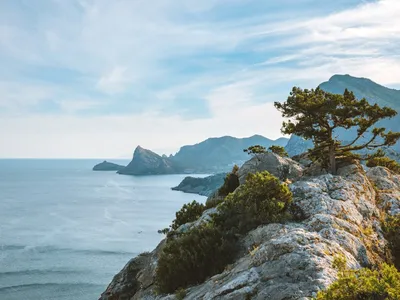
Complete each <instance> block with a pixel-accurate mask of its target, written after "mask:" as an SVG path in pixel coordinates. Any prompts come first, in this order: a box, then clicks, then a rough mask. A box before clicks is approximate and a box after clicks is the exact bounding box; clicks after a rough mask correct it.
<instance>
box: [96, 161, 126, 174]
mask: <svg viewBox="0 0 400 300" xmlns="http://www.w3.org/2000/svg"><path fill="white" fill-rule="evenodd" d="M123 168H125V166H122V165H118V164H114V163H111V162H108V161H106V160H105V161H103V162H102V163H99V164H97V165H95V166H94V167H93V171H120V170H122V169H123Z"/></svg>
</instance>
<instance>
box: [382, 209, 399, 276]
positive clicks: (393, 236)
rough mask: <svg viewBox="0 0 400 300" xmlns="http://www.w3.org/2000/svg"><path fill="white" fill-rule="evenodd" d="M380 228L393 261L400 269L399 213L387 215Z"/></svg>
mask: <svg viewBox="0 0 400 300" xmlns="http://www.w3.org/2000/svg"><path fill="white" fill-rule="evenodd" d="M382 229H383V232H384V234H385V238H386V239H387V241H388V244H389V245H388V246H389V250H390V252H391V256H392V260H393V263H394V265H395V266H396V268H397V269H399V270H400V214H397V215H395V216H388V217H387V219H386V220H385V221H384V222H383V224H382Z"/></svg>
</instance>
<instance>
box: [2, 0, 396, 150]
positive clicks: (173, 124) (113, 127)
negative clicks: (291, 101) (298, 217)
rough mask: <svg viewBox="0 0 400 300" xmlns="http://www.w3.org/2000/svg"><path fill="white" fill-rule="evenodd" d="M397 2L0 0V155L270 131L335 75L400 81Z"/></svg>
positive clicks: (156, 146) (165, 146) (163, 146)
mask: <svg viewBox="0 0 400 300" xmlns="http://www.w3.org/2000/svg"><path fill="white" fill-rule="evenodd" d="M398 49H400V1H398V0H381V1H360V0H337V1H325V0H281V1H269V0H268V1H267V0H262V1H261V0H259V1H255V0H229V1H228V0H203V1H198V0H152V1H144V0H115V1H109V0H36V1H31V0H13V1H11V0H10V1H1V2H0V64H1V66H2V68H0V128H1V129H0V157H98V158H112V157H122V156H123V157H129V156H131V153H132V151H133V149H134V148H135V147H136V146H137V145H138V144H140V145H141V146H143V147H147V148H151V149H153V150H155V151H157V152H160V153H167V154H169V153H174V152H175V151H177V150H178V149H179V146H181V145H184V144H192V143H196V142H199V141H201V140H203V139H205V138H207V137H211V136H222V135H233V136H238V137H243V136H250V135H253V134H262V135H264V136H267V137H270V138H278V137H279V136H281V134H280V130H279V129H280V125H281V122H282V120H281V118H280V115H279V113H278V112H277V111H276V110H275V109H274V108H273V105H272V103H273V102H274V101H283V100H285V98H286V97H287V95H288V92H289V90H290V88H291V87H292V86H294V85H296V86H301V87H315V86H317V85H318V84H319V83H321V82H323V81H326V80H328V79H329V77H331V76H332V75H333V74H351V75H353V76H359V77H368V78H371V79H372V80H374V81H376V82H378V83H380V84H383V85H386V86H390V87H394V88H399V87H400V52H399V50H398Z"/></svg>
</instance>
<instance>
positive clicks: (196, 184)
mask: <svg viewBox="0 0 400 300" xmlns="http://www.w3.org/2000/svg"><path fill="white" fill-rule="evenodd" d="M225 176H226V173H220V174H215V175H211V176H207V177H204V178H196V177H191V176H187V177H185V178H184V179H183V180H182V182H181V183H180V184H179V185H178V186H176V187H173V188H172V190H174V191H181V192H185V193H192V194H199V195H202V196H210V195H211V194H213V193H214V192H215V191H216V190H217V189H218V188H219V187H220V186H221V185H222V184H223V183H224V178H225Z"/></svg>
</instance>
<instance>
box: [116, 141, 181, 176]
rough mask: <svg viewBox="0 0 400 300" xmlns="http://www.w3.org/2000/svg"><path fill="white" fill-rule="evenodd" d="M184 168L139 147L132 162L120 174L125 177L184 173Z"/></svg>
mask: <svg viewBox="0 0 400 300" xmlns="http://www.w3.org/2000/svg"><path fill="white" fill-rule="evenodd" d="M182 172H183V168H181V167H180V166H179V164H178V163H176V162H173V161H171V159H169V158H167V157H162V156H160V155H158V154H157V153H154V152H153V151H150V150H147V149H144V148H142V147H140V146H138V147H137V148H136V149H135V152H134V153H133V159H132V161H131V162H130V163H129V164H128V165H127V166H126V167H125V168H123V169H122V170H119V171H118V173H119V174H124V175H160V174H177V173H182Z"/></svg>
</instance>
